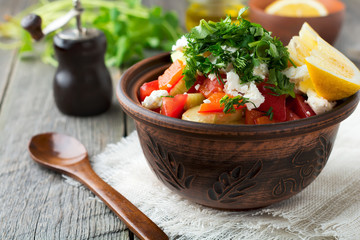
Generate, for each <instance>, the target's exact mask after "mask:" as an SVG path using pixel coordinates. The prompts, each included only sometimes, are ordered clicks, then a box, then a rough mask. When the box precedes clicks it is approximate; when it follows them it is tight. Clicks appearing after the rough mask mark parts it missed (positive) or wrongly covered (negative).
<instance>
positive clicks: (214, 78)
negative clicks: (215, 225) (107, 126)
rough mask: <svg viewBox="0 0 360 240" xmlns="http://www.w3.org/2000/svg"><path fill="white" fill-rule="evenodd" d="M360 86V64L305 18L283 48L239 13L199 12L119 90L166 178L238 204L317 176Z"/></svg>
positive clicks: (282, 192)
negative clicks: (208, 17) (217, 18)
mask: <svg viewBox="0 0 360 240" xmlns="http://www.w3.org/2000/svg"><path fill="white" fill-rule="evenodd" d="M359 88H360V83H359V70H358V69H357V68H356V67H355V66H354V65H353V64H352V63H351V62H350V61H348V60H347V59H346V58H345V57H344V56H343V55H342V54H341V53H339V52H338V51H337V50H336V49H334V48H333V47H332V46H331V45H329V44H327V43H326V42H325V41H323V40H322V39H321V38H320V37H319V36H318V35H317V33H316V32H314V31H313V30H312V29H311V28H310V26H308V25H306V24H305V25H304V27H303V29H302V30H301V31H300V34H299V36H295V37H294V38H293V40H292V41H291V42H290V44H289V45H288V46H287V47H284V46H283V44H282V43H281V41H280V40H279V39H277V38H273V37H272V36H271V34H270V33H269V32H267V31H266V30H265V29H263V28H262V27H261V26H260V25H258V24H254V23H250V22H248V21H246V20H243V19H241V15H240V17H239V19H238V21H236V22H232V21H231V20H230V19H229V18H227V19H225V20H223V21H221V22H219V23H214V22H205V21H201V23H200V25H199V26H198V27H196V28H194V29H192V30H191V31H190V32H189V33H188V34H186V35H185V36H184V37H183V38H181V39H180V40H179V41H178V42H177V44H176V45H175V46H174V51H173V53H172V54H171V56H170V54H169V53H163V54H160V55H157V56H154V57H151V58H147V59H144V60H143V61H141V62H139V63H137V64H135V65H134V66H132V67H131V68H129V69H128V70H127V71H126V72H125V73H124V74H123V75H122V76H121V79H120V81H119V83H118V85H117V88H116V92H117V97H118V100H119V103H120V105H121V107H122V109H123V110H124V112H125V113H126V114H128V115H129V116H130V117H131V118H133V119H134V122H135V126H136V130H137V134H138V136H139V140H140V144H141V148H142V151H143V153H144V156H145V158H146V160H147V163H148V164H149V166H150V168H151V170H153V172H154V173H155V175H156V176H157V177H158V179H159V180H160V181H161V182H162V183H164V185H165V186H167V187H168V188H169V189H171V190H172V191H173V192H174V193H176V194H179V195H180V196H182V197H184V198H186V199H188V200H190V201H193V202H196V203H199V204H202V205H205V206H208V207H212V208H216V209H226V210H244V209H254V208H260V207H265V206H268V205H271V204H274V203H278V202H280V201H283V200H285V199H288V198H290V197H291V196H293V195H295V194H297V193H299V192H301V191H302V190H303V189H305V188H306V187H307V186H308V185H309V184H311V183H312V182H313V181H314V180H315V179H316V178H317V176H318V175H319V174H320V173H321V171H322V169H323V168H324V167H325V164H326V162H327V160H328V158H329V156H330V154H331V151H332V149H333V146H334V142H335V139H336V135H337V132H338V130H339V126H340V123H341V122H342V121H343V120H345V119H346V118H347V117H349V116H350V115H351V114H352V112H353V111H354V110H355V108H356V107H357V105H358V103H359V100H360V93H359V92H357V91H358V89H359ZM356 92H357V93H356ZM149 109H151V110H149ZM301 118H302V119H301ZM247 124H253V125H250V126H249V125H247Z"/></svg>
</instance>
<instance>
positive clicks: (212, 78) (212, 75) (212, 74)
mask: <svg viewBox="0 0 360 240" xmlns="http://www.w3.org/2000/svg"><path fill="white" fill-rule="evenodd" d="M208 78H209V79H210V80H211V81H214V80H216V79H217V77H216V74H214V73H210V74H209V75H208Z"/></svg>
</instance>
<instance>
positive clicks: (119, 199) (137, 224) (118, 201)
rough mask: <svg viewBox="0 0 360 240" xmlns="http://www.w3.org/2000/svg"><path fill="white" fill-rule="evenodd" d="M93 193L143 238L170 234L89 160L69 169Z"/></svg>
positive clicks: (153, 239) (158, 238) (156, 238)
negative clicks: (99, 174) (110, 182)
mask: <svg viewBox="0 0 360 240" xmlns="http://www.w3.org/2000/svg"><path fill="white" fill-rule="evenodd" d="M67 173H68V174H69V175H71V177H74V178H75V179H77V180H78V181H80V182H81V183H83V184H84V185H85V186H87V187H88V188H89V189H90V190H91V191H92V192H93V193H95V194H96V195H97V196H98V197H99V198H100V199H101V200H102V201H103V202H104V203H105V204H106V205H107V206H108V207H109V208H110V209H112V210H113V211H114V212H115V213H116V215H118V217H119V218H120V219H121V220H122V221H123V222H124V223H125V224H126V225H127V226H128V227H129V229H130V230H131V231H132V232H133V233H134V234H135V235H136V236H137V237H139V238H140V239H143V240H167V239H169V238H168V236H167V235H166V234H165V233H164V232H163V231H162V230H161V229H160V228H159V227H158V226H157V225H156V224H155V223H154V222H153V221H151V219H150V218H148V217H147V216H146V215H145V214H144V213H142V212H141V211H140V210H139V209H138V208H137V207H135V206H134V205H133V204H132V203H131V202H130V201H129V200H127V199H126V198H125V197H124V196H122V195H121V194H120V193H119V192H117V191H116V190H115V189H114V188H112V187H111V186H110V185H109V184H107V183H106V182H104V181H103V180H102V179H101V178H100V177H99V176H98V175H97V174H96V173H95V172H94V171H93V169H92V168H91V166H90V163H89V162H88V161H82V162H81V163H79V164H76V167H75V166H72V169H71V170H70V171H67Z"/></svg>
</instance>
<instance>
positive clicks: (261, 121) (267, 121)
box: [255, 116, 277, 125]
mask: <svg viewBox="0 0 360 240" xmlns="http://www.w3.org/2000/svg"><path fill="white" fill-rule="evenodd" d="M270 123H277V121H276V120H275V119H273V120H270V118H269V117H268V116H262V117H259V118H257V119H255V124H257V125H260V124H270Z"/></svg>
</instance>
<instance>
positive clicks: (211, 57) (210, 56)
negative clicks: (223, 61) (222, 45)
mask: <svg viewBox="0 0 360 240" xmlns="http://www.w3.org/2000/svg"><path fill="white" fill-rule="evenodd" d="M208 59H209V61H210V62H211V63H212V64H216V61H217V60H218V59H219V57H215V56H214V55H213V54H211V55H209V56H208Z"/></svg>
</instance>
